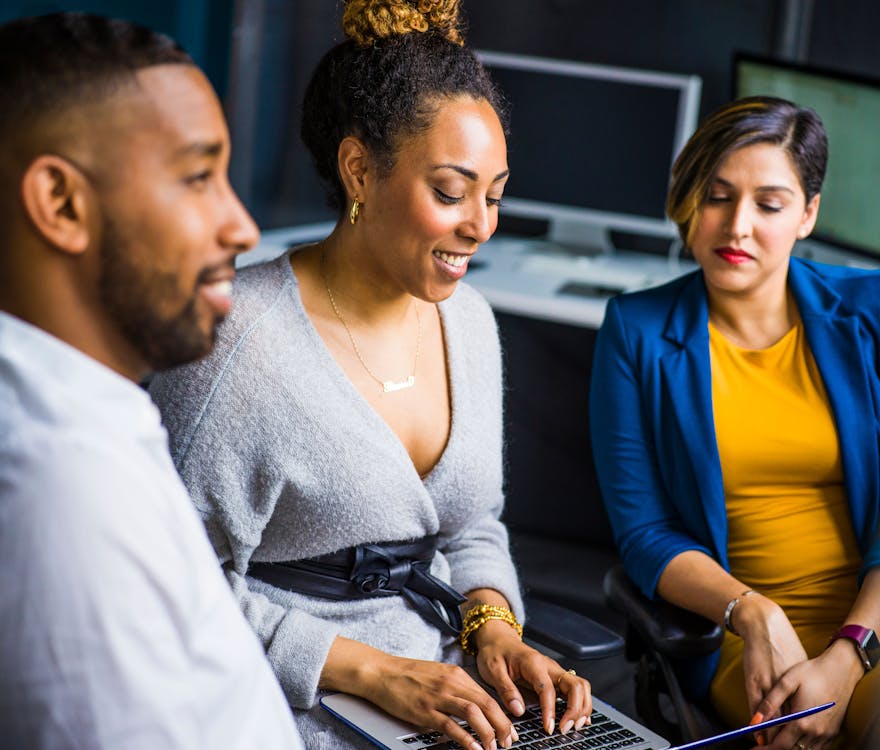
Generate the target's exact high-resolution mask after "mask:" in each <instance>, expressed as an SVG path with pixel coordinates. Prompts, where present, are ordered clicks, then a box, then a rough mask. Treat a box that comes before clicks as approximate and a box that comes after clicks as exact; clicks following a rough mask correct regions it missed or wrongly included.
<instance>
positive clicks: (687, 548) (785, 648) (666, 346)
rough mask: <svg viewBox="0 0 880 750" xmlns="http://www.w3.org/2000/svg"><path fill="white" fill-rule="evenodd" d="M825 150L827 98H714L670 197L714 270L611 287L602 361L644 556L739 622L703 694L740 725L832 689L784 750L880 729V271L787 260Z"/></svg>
mask: <svg viewBox="0 0 880 750" xmlns="http://www.w3.org/2000/svg"><path fill="white" fill-rule="evenodd" d="M826 159H827V139H826V136H825V132H824V128H823V126H822V123H821V121H820V119H819V117H818V115H816V113H815V112H813V111H812V110H807V109H800V108H798V107H797V106H796V105H794V104H792V103H790V102H787V101H783V100H779V99H771V98H754V99H747V100H741V101H737V102H733V103H731V104H729V105H727V106H725V107H722V108H721V109H720V110H719V111H717V112H716V113H714V114H713V115H712V116H710V117H709V118H708V119H707V120H706V121H705V122H704V123H703V124H702V125H701V127H700V128H699V129H698V131H697V132H696V133H695V134H694V136H693V137H692V138H691V140H690V141H689V142H688V144H687V145H686V146H685V148H684V150H683V151H682V153H681V155H680V156H679V157H678V160H677V161H676V164H675V166H674V168H673V174H672V184H671V187H670V192H669V200H668V203H667V210H668V213H669V215H670V217H671V218H672V219H673V220H674V221H675V222H676V223H677V224H678V227H679V231H680V234H681V237H682V239H683V241H684V243H685V245H686V247H687V248H689V249H690V251H691V252H692V253H693V255H694V258H695V259H696V261H697V263H698V264H699V265H700V270H699V271H697V272H695V273H693V274H690V275H687V276H685V277H682V278H681V279H678V280H676V281H674V282H672V283H670V284H667V285H665V286H662V287H659V288H657V289H652V290H648V291H646V292H643V293H637V294H627V295H622V296H621V297H618V298H616V299H614V300H612V301H611V303H610V304H609V306H608V310H607V313H606V317H605V321H604V323H603V326H602V329H601V331H600V333H599V337H598V342H597V348H596V355H595V360H594V366H593V373H592V386H591V388H592V393H591V419H592V424H591V429H592V438H593V449H594V451H595V455H596V466H597V470H598V473H599V479H600V485H601V487H602V493H603V497H604V500H605V503H606V506H607V508H608V511H609V515H610V518H611V521H612V525H613V526H614V529H615V535H616V538H617V541H618V544H619V546H620V549H621V553H622V556H623V560H624V563H625V565H626V568H627V571H628V573H629V575H630V576H631V577H632V578H633V579H634V580H635V581H636V582H637V583H638V584H639V585H640V586H641V588H642V589H643V590H644V591H645V593H646V594H648V595H655V594H657V595H659V596H661V597H663V598H664V599H666V600H668V601H670V602H672V603H674V604H677V605H679V606H681V607H684V608H686V609H689V610H691V611H694V612H697V613H699V614H701V615H704V616H705V617H708V618H710V619H713V620H715V621H716V622H719V623H722V622H723V623H724V625H726V627H727V631H728V632H727V633H726V635H725V640H724V643H723V645H722V647H721V650H720V654H718V655H716V656H715V657H713V658H712V659H710V660H708V661H706V662H704V663H700V664H694V665H686V666H685V665H683V671H686V672H687V675H686V677H687V679H688V682H689V685H688V687H689V688H690V692H691V693H692V694H693V695H695V696H707V695H708V697H709V698H710V699H711V702H712V703H713V705H714V706H715V708H716V709H717V711H718V713H719V714H720V716H721V717H722V718H723V719H724V720H725V721H726V722H728V723H729V724H730V725H731V726H735V725H738V724H743V723H745V722H747V721H748V720H749V718H750V717H751V716H753V715H756V714H765V715H772V714H775V713H777V712H780V711H781V710H782V707H783V704H785V705H786V712H787V709H789V708H790V709H791V710H797V709H801V708H807V707H808V706H811V705H813V704H816V703H821V702H823V701H826V700H827V701H835V703H836V705H835V707H834V708H832V709H830V710H828V711H823V712H821V713H818V714H816V715H814V716H810V717H809V718H804V719H800V720H798V721H796V722H792V723H791V724H788V725H787V726H786V727H785V728H783V729H781V730H779V731H778V734H776V735H775V737H774V738H773V740H772V742H771V744H770V747H771V748H772V749H773V750H783V749H784V750H789V748H795V749H796V750H818V749H819V748H830V747H836V748H865V749H867V748H876V747H880V745H878V744H877V743H878V741H880V737H878V734H880V724H878V719H877V715H878V711H877V707H878V706H880V676H878V673H880V669H875V667H876V666H877V664H878V661H880V647H878V642H877V636H876V631H880V536H878V517H880V484H878V483H880V445H878V431H877V424H878V423H880V375H878V370H880V361H878V353H880V274H878V273H876V272H867V271H862V270H855V269H851V268H844V267H836V266H826V265H821V264H817V263H810V262H807V261H803V260H799V259H797V258H793V257H791V255H792V248H793V246H794V243H795V241H796V240H797V239H803V238H805V237H806V236H807V235H809V234H810V232H811V231H812V229H813V226H814V224H815V222H816V217H817V213H818V210H819V200H820V197H819V191H820V189H821V186H822V181H823V178H824V174H825V165H826ZM756 718H757V717H756Z"/></svg>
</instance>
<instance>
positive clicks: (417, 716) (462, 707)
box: [364, 656, 517, 750]
mask: <svg viewBox="0 0 880 750" xmlns="http://www.w3.org/2000/svg"><path fill="white" fill-rule="evenodd" d="M364 697H366V698H367V699H369V700H371V701H372V702H373V703H376V704H377V705H379V706H381V707H382V708H384V709H385V710H386V711H388V712H389V713H391V714H393V715H394V716H397V717H398V718H401V719H403V720H404V721H409V722H410V723H413V724H416V725H418V726H424V727H429V728H431V729H436V730H438V731H440V732H443V733H444V734H446V735H447V736H448V737H449V738H450V739H452V740H454V741H455V742H457V743H458V744H459V745H461V746H462V747H464V748H469V750H481V744H482V748H485V750H494V748H495V746H496V744H497V746H498V747H503V748H507V747H510V746H511V745H512V744H513V743H514V742H515V741H516V740H517V736H516V732H515V730H514V728H513V724H512V723H511V721H510V717H509V716H508V715H507V714H505V713H504V711H502V710H501V706H499V705H498V703H497V702H496V701H495V700H494V699H493V698H492V696H490V695H489V694H488V693H487V692H486V691H485V690H484V689H483V688H482V687H480V685H478V684H477V683H476V682H475V681H474V679H473V678H472V677H471V676H470V675H469V674H468V673H467V672H465V671H464V670H463V669H462V668H461V667H458V666H456V665H454V664H445V663H442V662H432V661H422V660H419V659H404V658H401V657H396V656H389V657H388V660H387V661H385V662H384V663H383V664H382V665H381V667H380V671H379V672H377V679H376V680H375V682H374V684H373V690H372V691H370V693H369V694H368V695H365V696H364ZM453 716H457V717H458V718H460V719H465V720H466V721H467V722H468V724H470V726H471V728H472V729H473V730H474V731H475V732H476V733H477V737H478V738H479V741H480V743H481V744H478V743H477V742H475V741H474V738H473V737H472V736H471V734H470V733H469V732H468V731H467V729H465V728H463V727H462V726H461V725H460V724H459V723H458V722H457V721H456V720H455V719H454V718H452V717H453Z"/></svg>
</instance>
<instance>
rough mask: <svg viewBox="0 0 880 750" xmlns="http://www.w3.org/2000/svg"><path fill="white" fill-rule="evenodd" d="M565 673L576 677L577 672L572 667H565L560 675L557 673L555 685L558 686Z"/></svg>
mask: <svg viewBox="0 0 880 750" xmlns="http://www.w3.org/2000/svg"><path fill="white" fill-rule="evenodd" d="M567 674H570V675H571V676H572V677H577V672H575V671H574V670H573V669H566V670H565V671H564V672H563V673H562V674H561V675H559V677H557V678H556V687H559V683H560V682H562V678H563V677H565V675H567Z"/></svg>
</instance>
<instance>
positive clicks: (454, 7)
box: [342, 0, 464, 47]
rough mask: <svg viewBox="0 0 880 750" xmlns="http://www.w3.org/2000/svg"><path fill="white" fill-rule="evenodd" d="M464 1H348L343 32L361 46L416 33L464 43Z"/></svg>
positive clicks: (343, 20) (343, 16) (343, 21)
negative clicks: (461, 8)
mask: <svg viewBox="0 0 880 750" xmlns="http://www.w3.org/2000/svg"><path fill="white" fill-rule="evenodd" d="M460 2H461V0H346V3H345V12H344V13H343V15H342V30H343V31H344V32H345V35H346V36H347V37H348V38H349V39H351V40H352V41H353V42H354V43H355V44H357V45H358V46H360V47H369V46H370V45H372V44H373V43H374V42H376V41H378V40H380V39H388V38H389V37H395V36H403V35H404V34H410V33H412V32H414V31H419V32H424V31H429V30H430V31H434V32H435V33H437V34H439V35H440V36H442V37H444V38H445V39H447V40H448V41H450V42H453V43H454V44H464V38H463V36H462V33H461V29H460V25H459V24H460V21H459V4H460Z"/></svg>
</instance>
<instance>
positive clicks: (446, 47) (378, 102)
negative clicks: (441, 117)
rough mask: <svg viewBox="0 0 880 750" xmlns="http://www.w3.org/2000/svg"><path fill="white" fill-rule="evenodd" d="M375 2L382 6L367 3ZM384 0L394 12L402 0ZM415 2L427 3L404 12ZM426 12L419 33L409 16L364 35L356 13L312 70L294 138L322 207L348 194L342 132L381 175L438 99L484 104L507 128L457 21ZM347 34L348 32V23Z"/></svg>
mask: <svg viewBox="0 0 880 750" xmlns="http://www.w3.org/2000/svg"><path fill="white" fill-rule="evenodd" d="M368 4H369V3H368ZM377 4H379V5H381V4H382V3H381V2H379V3H377V2H375V0H374V2H373V3H372V5H377ZM385 4H387V5H391V6H394V7H395V10H396V11H400V9H401V7H404V8H405V7H406V6H407V5H408V4H407V3H406V2H405V1H403V0H385ZM419 5H431V3H425V2H424V0H422V2H420V3H417V2H416V1H415V0H413V2H412V6H413V7H411V8H410V10H411V11H412V13H418V12H419V8H418V6H419ZM445 5H452V6H455V8H454V9H455V11H456V12H457V2H454V3H450V2H448V0H446V2H445ZM349 15H350V14H349ZM426 17H427V19H428V20H427V28H426V30H425V31H420V30H418V29H417V28H416V24H415V23H413V22H412V21H411V20H409V21H408V22H407V23H408V24H409V26H408V28H400V29H397V30H392V32H388V29H387V27H386V28H383V29H381V31H380V30H377V31H376V33H375V34H374V38H373V39H372V40H371V39H370V38H369V37H368V36H365V32H364V28H363V22H364V18H358V19H349V20H357V21H359V25H358V26H357V35H356V38H349V39H348V40H347V41H345V42H343V43H341V44H339V45H337V46H335V47H333V48H332V49H331V50H330V51H329V52H327V54H325V55H324V57H323V58H322V59H321V61H320V62H319V63H318V66H317V68H316V69H315V72H314V74H313V75H312V79H311V81H310V82H309V85H308V87H307V89H306V93H305V97H304V99H303V115H302V125H301V128H300V135H301V137H302V140H303V142H304V143H305V145H306V147H307V148H308V149H309V151H310V153H311V155H312V159H313V161H314V163H315V168H316V169H317V171H318V175H319V176H320V177H321V179H322V181H323V182H324V184H325V186H326V188H327V199H328V204H329V205H330V206H331V207H332V208H335V209H337V210H338V211H340V212H342V211H343V209H344V207H345V205H346V202H347V200H348V199H347V196H346V193H345V188H344V187H343V185H342V182H341V180H340V178H339V173H338V167H337V153H338V150H339V144H340V143H341V142H342V140H343V138H345V137H347V136H350V135H351V136H356V137H357V138H359V139H360V140H361V141H363V143H364V145H365V146H366V147H367V148H368V149H369V151H370V154H371V156H372V157H373V158H374V159H375V161H376V164H377V166H378V168H379V170H380V174H382V175H387V174H388V173H389V172H390V171H391V169H392V168H393V166H394V162H395V157H396V153H397V148H398V145H399V143H400V140H401V138H404V137H407V136H411V135H414V134H416V133H418V132H420V131H423V130H425V129H427V128H428V127H430V125H431V123H432V121H433V118H434V115H435V114H436V112H437V109H438V107H439V105H440V103H441V101H442V100H443V99H444V98H451V97H457V96H462V95H466V96H470V97H473V98H474V99H476V100H485V101H487V102H489V104H491V105H492V107H493V108H494V110H495V112H496V113H497V114H498V117H499V119H500V120H501V124H502V127H503V128H504V130H505V131H506V130H507V109H506V105H505V104H504V100H503V98H502V96H501V93H500V91H499V90H498V88H497V87H496V86H495V84H494V83H493V82H492V80H491V78H490V77H489V74H488V73H487V71H486V70H485V68H484V67H483V65H482V63H480V61H479V60H478V59H477V57H476V55H475V54H474V53H473V52H472V51H471V50H469V49H468V48H467V47H465V46H463V45H462V44H461V37H460V36H459V35H458V28H457V24H450V22H449V20H448V19H446V20H445V21H444V22H443V23H437V22H436V20H435V19H433V18H430V17H429V16H426ZM401 25H403V24H401ZM347 32H348V33H349V36H350V37H352V36H353V34H352V32H351V30H350V28H347Z"/></svg>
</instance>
